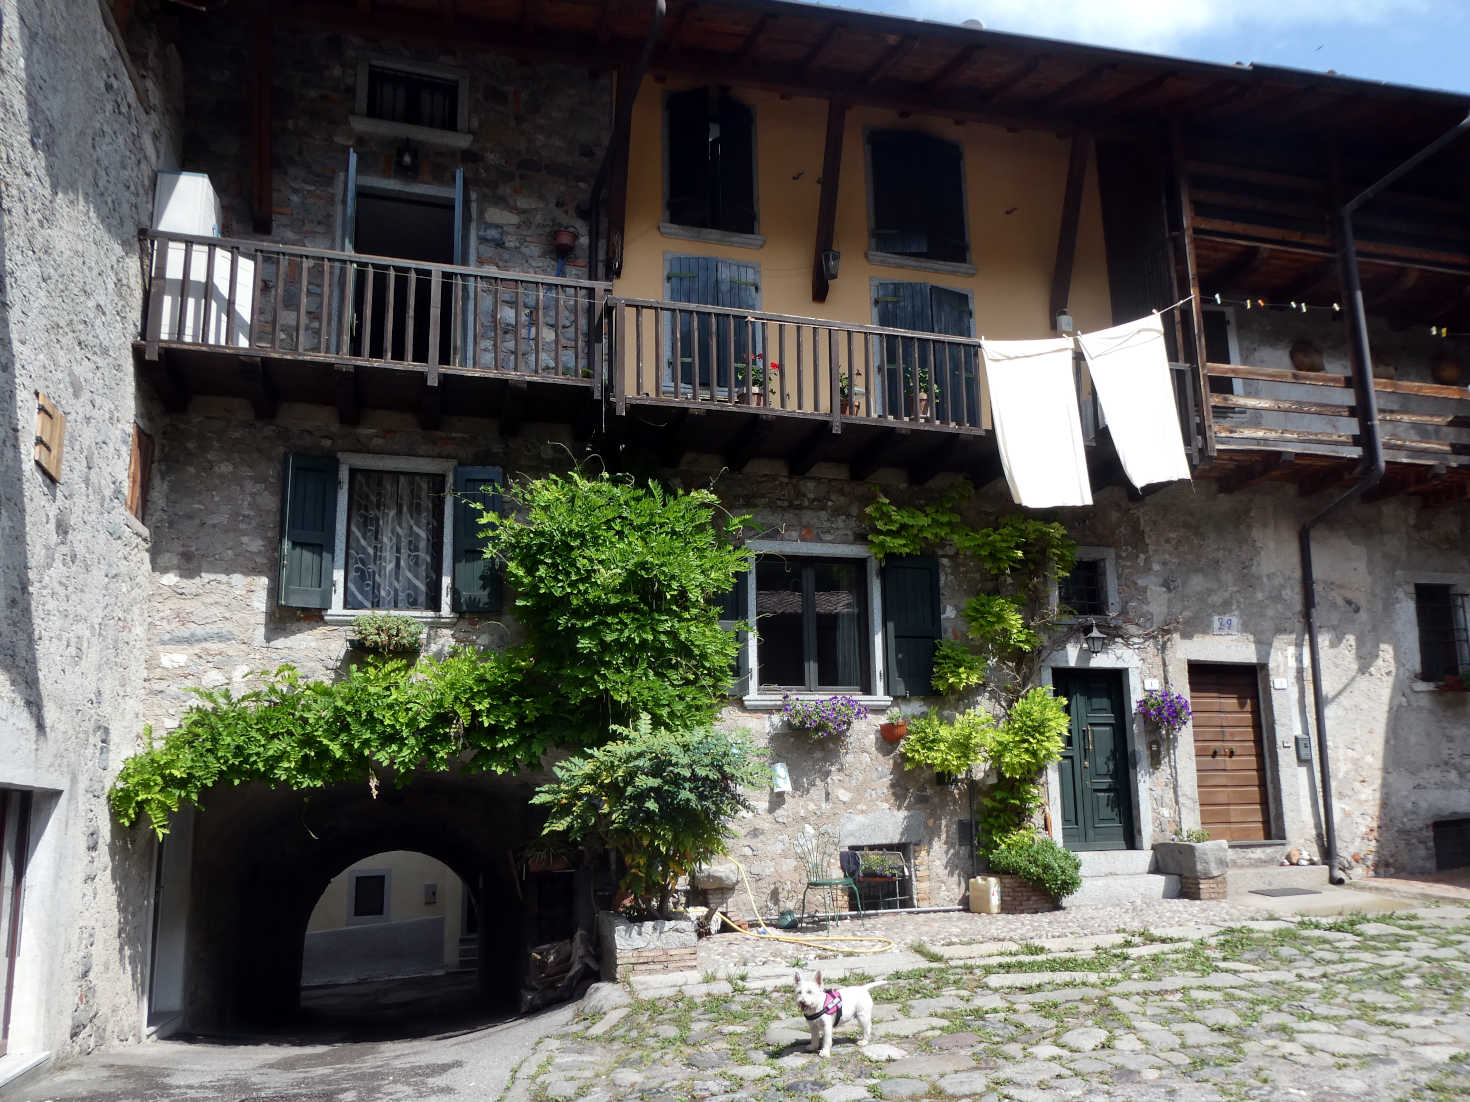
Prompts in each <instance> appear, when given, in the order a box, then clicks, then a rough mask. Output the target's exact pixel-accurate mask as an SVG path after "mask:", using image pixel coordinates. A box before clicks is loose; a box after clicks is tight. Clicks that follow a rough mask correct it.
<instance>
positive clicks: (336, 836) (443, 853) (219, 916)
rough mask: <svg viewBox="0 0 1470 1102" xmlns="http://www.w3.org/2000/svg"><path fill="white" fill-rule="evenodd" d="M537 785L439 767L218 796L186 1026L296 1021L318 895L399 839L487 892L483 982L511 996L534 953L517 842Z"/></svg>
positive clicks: (194, 912) (199, 878) (504, 998)
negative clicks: (387, 778)
mask: <svg viewBox="0 0 1470 1102" xmlns="http://www.w3.org/2000/svg"><path fill="white" fill-rule="evenodd" d="M530 794H531V786H530V784H528V783H526V782H523V781H515V780H511V779H507V778H496V777H464V776H458V775H453V776H451V775H438V774H436V775H432V776H426V777H421V778H416V779H415V780H414V782H413V783H412V784H410V785H409V786H407V787H404V788H393V787H390V786H384V787H381V788H380V789H379V791H378V793H377V795H376V797H374V795H373V794H372V793H371V792H370V791H369V789H368V786H367V785H366V784H362V785H353V786H338V787H335V788H330V789H324V790H320V791H314V792H305V793H303V792H297V791H292V790H286V789H276V790H271V789H269V788H266V787H265V786H263V785H247V786H242V787H240V788H233V789H226V790H219V791H215V792H212V793H210V794H209V796H208V798H207V800H206V805H205V806H206V810H205V811H204V812H203V813H201V814H200V816H199V820H198V825H197V828H196V832H195V840H194V869H193V886H192V898H191V906H190V917H189V977H188V987H187V990H188V995H187V999H186V1006H185V1017H186V1026H187V1028H189V1029H194V1030H200V1031H204V1032H213V1031H221V1030H235V1029H242V1028H247V1029H248V1028H260V1027H267V1026H273V1025H278V1024H281V1023H283V1022H287V1021H290V1020H291V1019H292V1018H294V1016H295V1015H296V1012H297V1010H298V1007H299V997H300V986H299V984H300V976H301V958H302V943H303V937H304V934H305V931H306V926H307V922H308V920H309V919H310V915H311V910H312V908H313V907H314V906H315V904H316V901H317V899H318V898H319V897H320V895H321V893H322V891H323V890H324V889H325V888H326V886H327V884H328V883H330V881H331V879H332V878H333V877H334V876H335V875H337V873H339V872H340V871H341V870H342V869H343V868H345V867H347V866H348V865H351V864H352V863H353V862H355V861H358V860H360V859H362V858H364V857H367V856H370V855H371V854H374V853H379V852H382V851H385V850H395V849H403V850H417V851H419V852H421V853H426V854H428V855H430V856H431V857H435V858H437V859H438V860H440V861H442V862H444V864H446V865H448V866H449V867H450V868H451V869H453V870H454V872H455V873H456V874H457V875H458V876H459V877H460V879H461V880H463V881H464V883H465V885H466V886H467V888H468V889H469V890H470V891H472V892H473V893H474V894H475V896H476V898H477V900H479V901H480V924H479V937H480V952H479V965H478V967H479V976H478V979H479V990H480V993H481V996H482V997H483V998H484V1000H485V1003H486V1006H487V1008H489V1007H493V1006H495V1005H496V1004H499V1003H504V1004H506V1005H510V1004H511V1003H512V1002H513V1000H514V997H515V993H516V991H517V990H518V987H519V983H520V979H521V969H522V966H523V962H524V960H525V953H524V946H523V937H522V926H523V922H522V918H523V916H522V904H521V899H520V891H519V884H518V882H517V879H516V871H515V860H514V851H515V850H516V849H517V848H518V847H519V846H521V845H522V844H523V843H524V841H525V839H526V837H527V834H528V829H529V828H528V816H527V801H528V800H529V798H530Z"/></svg>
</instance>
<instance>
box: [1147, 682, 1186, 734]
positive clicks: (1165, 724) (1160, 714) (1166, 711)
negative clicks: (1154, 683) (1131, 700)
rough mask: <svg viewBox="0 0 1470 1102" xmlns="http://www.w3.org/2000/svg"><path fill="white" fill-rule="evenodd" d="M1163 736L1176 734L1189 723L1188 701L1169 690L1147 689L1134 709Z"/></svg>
mask: <svg viewBox="0 0 1470 1102" xmlns="http://www.w3.org/2000/svg"><path fill="white" fill-rule="evenodd" d="M1134 710H1135V711H1136V712H1137V713H1138V714H1139V715H1141V716H1142V717H1143V718H1144V719H1145V720H1146V721H1147V722H1149V723H1152V724H1153V725H1154V726H1156V727H1158V728H1159V729H1160V731H1162V732H1163V733H1164V734H1169V735H1173V734H1177V733H1178V732H1179V731H1180V730H1181V729H1183V727H1184V725H1185V724H1186V723H1188V722H1189V719H1190V715H1191V712H1190V708H1189V701H1188V700H1186V699H1185V698H1184V697H1183V696H1181V695H1180V694H1179V693H1176V692H1173V691H1172V690H1169V689H1149V690H1148V692H1146V693H1144V694H1143V696H1141V697H1140V698H1139V699H1138V703H1137V705H1136V706H1135V709H1134Z"/></svg>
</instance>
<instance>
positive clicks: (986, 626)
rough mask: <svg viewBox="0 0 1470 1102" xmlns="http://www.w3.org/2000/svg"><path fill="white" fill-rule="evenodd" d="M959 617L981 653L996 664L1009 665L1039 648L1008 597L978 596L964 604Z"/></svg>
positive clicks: (1017, 606)
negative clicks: (1010, 662)
mask: <svg viewBox="0 0 1470 1102" xmlns="http://www.w3.org/2000/svg"><path fill="white" fill-rule="evenodd" d="M962 615H963V616H964V618H965V625H966V627H968V628H969V631H970V638H971V639H974V640H975V641H976V642H977V643H978V644H979V645H980V650H981V653H982V654H984V655H985V656H987V657H990V658H993V659H995V660H996V661H1001V662H1006V661H1011V660H1013V659H1014V658H1015V657H1017V656H1018V655H1021V654H1024V653H1026V652H1027V651H1032V650H1035V649H1036V648H1037V647H1039V646H1040V645H1041V636H1040V635H1039V634H1037V632H1036V630H1035V629H1034V628H1033V627H1032V626H1031V624H1030V622H1029V619H1028V617H1027V616H1026V613H1025V611H1024V610H1023V609H1022V608H1021V606H1020V604H1019V602H1017V601H1015V600H1013V599H1012V598H1010V597H1002V596H1000V595H998V594H994V593H981V594H978V595H976V596H974V597H971V598H970V599H969V600H968V601H966V602H965V607H964V611H963V613H962Z"/></svg>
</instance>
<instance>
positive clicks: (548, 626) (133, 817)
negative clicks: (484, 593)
mask: <svg viewBox="0 0 1470 1102" xmlns="http://www.w3.org/2000/svg"><path fill="white" fill-rule="evenodd" d="M512 496H513V497H514V498H515V499H516V500H517V501H518V503H519V506H520V509H519V512H518V513H517V515H515V516H510V517H498V516H487V517H484V518H482V523H483V524H485V526H486V527H485V529H484V539H485V544H486V548H487V550H488V551H489V552H490V553H491V554H493V555H495V556H496V557H498V558H499V559H500V561H501V562H502V564H503V566H504V570H505V577H506V579H507V580H508V582H509V583H510V584H511V585H512V586H513V587H514V588H515V591H516V602H515V603H516V612H517V614H518V616H519V618H520V621H521V624H522V625H523V626H524V628H525V629H526V635H527V641H526V642H525V643H524V644H521V645H519V646H515V647H511V648H509V649H507V650H504V651H500V652H490V653H482V652H479V651H476V650H473V649H469V648H464V649H460V650H457V651H455V652H454V653H452V654H450V655H449V656H448V657H446V658H443V659H432V658H424V659H421V660H420V661H419V662H418V664H417V665H415V666H413V667H411V668H410V667H409V665H408V664H407V663H405V662H404V661H402V660H399V659H394V658H391V657H390V658H386V659H384V660H382V661H373V662H365V663H359V664H357V665H355V666H354V667H353V668H352V669H351V670H350V671H349V672H348V673H347V674H346V676H345V677H343V678H342V679H341V680H338V681H336V682H326V681H311V680H307V679H305V678H303V677H302V676H301V675H300V673H299V672H298V671H296V670H295V669H293V668H292V667H290V666H282V667H280V668H279V669H277V670H276V671H275V672H274V673H271V674H269V675H266V677H265V680H264V683H263V684H262V685H261V686H260V687H259V688H257V689H253V690H251V691H249V692H246V693H242V694H240V695H238V696H236V695H233V694H232V693H231V692H230V691H229V690H227V689H209V690H202V689H201V690H196V695H197V697H198V703H197V704H195V706H194V707H193V708H191V709H189V710H188V711H187V712H186V713H185V714H184V716H183V719H182V721H181V723H180V725H179V726H178V727H177V728H175V729H174V730H172V731H170V732H168V733H167V734H166V735H164V736H162V737H161V738H156V737H155V736H154V734H153V732H152V730H151V729H147V730H145V732H144V739H145V746H144V748H143V750H142V752H140V753H139V754H136V755H134V756H133V757H131V758H129V759H128V760H127V761H126V762H125V763H124V766H123V769H122V771H121V773H120V774H119V776H118V779H117V781H116V782H115V783H114V785H113V788H112V791H111V793H110V794H109V800H110V803H111V806H112V810H113V814H114V815H115V816H116V818H117V820H118V821H119V822H120V823H121V824H122V825H123V826H131V825H133V824H134V823H135V822H137V820H138V819H139V818H140V817H141V816H145V815H146V816H147V817H148V820H149V823H150V824H151V826H152V828H153V830H154V831H155V832H156V833H157V834H158V835H159V836H160V837H162V836H163V835H164V834H165V833H166V832H167V830H168V818H169V815H170V814H172V813H173V812H175V811H177V810H178V809H179V808H180V807H181V806H182V805H183V804H186V803H187V804H192V805H194V806H196V807H198V806H201V800H202V798H203V796H204V794H205V793H206V792H207V791H208V790H209V789H210V788H211V787H213V786H214V785H216V784H225V783H230V784H245V783H249V782H252V781H259V782H264V783H266V784H270V785H284V786H287V787H290V788H295V789H312V788H320V787H322V786H324V785H329V784H340V783H346V782H358V783H363V782H365V783H367V784H369V785H370V786H372V787H374V788H376V786H377V785H378V784H379V783H381V782H382V781H384V780H388V779H391V780H392V781H393V782H394V783H398V784H403V783H407V781H408V779H409V778H411V777H412V776H413V775H414V774H415V773H416V772H418V771H429V772H443V771H448V770H454V769H463V770H466V771H469V772H484V771H490V772H497V773H508V772H515V771H517V770H519V769H523V768H528V767H531V766H535V765H537V764H539V762H540V760H541V755H542V754H543V753H544V752H545V751H547V750H549V749H551V748H553V747H563V748H570V749H580V748H583V747H588V746H596V745H598V744H600V743H602V742H605V741H607V740H608V738H609V731H610V729H611V727H612V726H613V725H614V724H621V725H624V726H626V725H627V724H629V723H632V722H633V721H635V720H636V718H637V717H638V715H639V714H641V713H646V714H647V715H648V716H649V717H650V720H651V722H652V724H653V726H654V727H655V728H656V729H676V730H696V729H699V728H700V727H701V726H703V725H707V724H708V723H710V722H712V721H713V718H714V716H715V714H716V713H717V711H718V708H719V703H720V700H721V699H722V698H723V696H724V693H725V689H726V686H727V685H728V684H729V679H730V666H731V663H732V661H733V659H734V655H735V649H736V642H735V637H734V635H733V633H730V632H727V631H725V630H724V629H722V628H721V627H720V625H719V620H718V617H719V612H718V610H717V608H716V606H715V602H714V600H713V598H715V597H716V596H718V595H719V594H723V593H728V592H729V590H730V589H731V588H732V586H733V585H734V580H735V575H736V574H737V572H740V571H744V570H747V569H748V568H749V563H750V556H749V553H748V552H746V551H745V550H744V549H743V548H742V547H740V546H738V545H737V537H738V535H739V529H740V525H741V520H742V518H739V517H728V516H724V515H723V514H721V512H720V509H719V501H718V499H717V498H716V497H715V496H714V495H713V494H711V493H709V492H707V491H694V492H691V493H668V492H665V491H663V490H661V489H659V488H658V487H644V486H640V485H637V484H635V483H634V482H633V481H632V480H630V479H625V478H614V477H612V476H609V475H601V476H598V477H595V478H589V477H586V476H584V475H582V474H581V473H579V472H572V473H570V474H567V475H559V476H550V477H546V478H541V479H536V480H532V481H525V482H521V483H519V484H517V485H516V486H515V487H514V489H513V495H512Z"/></svg>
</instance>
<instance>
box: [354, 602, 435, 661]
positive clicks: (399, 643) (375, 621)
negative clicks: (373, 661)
mask: <svg viewBox="0 0 1470 1102" xmlns="http://www.w3.org/2000/svg"><path fill="white" fill-rule="evenodd" d="M352 633H353V635H354V636H356V638H357V642H358V645H359V646H361V647H362V648H363V649H364V650H372V651H383V652H391V651H412V650H418V648H419V644H420V643H421V642H422V641H423V638H424V625H423V624H421V623H419V621H417V620H415V619H414V618H413V617H412V616H401V615H399V614H397V613H394V612H364V613H363V614H362V615H361V616H358V617H357V618H356V619H354V620H353V621H352Z"/></svg>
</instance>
